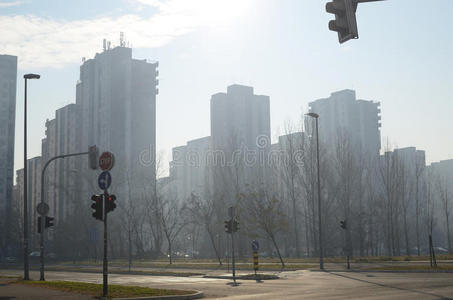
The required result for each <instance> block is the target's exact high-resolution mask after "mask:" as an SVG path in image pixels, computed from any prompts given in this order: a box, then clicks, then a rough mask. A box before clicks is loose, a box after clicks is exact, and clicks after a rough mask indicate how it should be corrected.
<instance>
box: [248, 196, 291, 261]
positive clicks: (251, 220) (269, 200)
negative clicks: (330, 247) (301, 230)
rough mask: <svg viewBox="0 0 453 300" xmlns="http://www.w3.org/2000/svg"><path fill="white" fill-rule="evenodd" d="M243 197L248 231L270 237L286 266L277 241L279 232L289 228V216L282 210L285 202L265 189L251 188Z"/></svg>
mask: <svg viewBox="0 0 453 300" xmlns="http://www.w3.org/2000/svg"><path fill="white" fill-rule="evenodd" d="M241 197H242V198H243V200H244V201H242V202H241V205H242V207H243V208H244V210H245V212H246V214H244V218H245V223H246V226H247V229H248V231H249V232H251V233H254V234H256V235H257V236H262V237H264V238H266V239H269V240H270V241H271V242H272V244H273V245H274V248H275V250H276V251H277V254H278V257H279V259H280V263H281V264H282V268H285V263H284V261H283V258H282V255H281V253H280V247H279V246H278V242H277V234H278V233H279V232H282V231H286V230H287V228H288V223H287V216H286V215H285V214H284V213H283V211H282V204H283V202H282V201H281V200H279V199H278V198H276V197H275V195H274V194H273V193H272V192H267V191H265V190H264V189H261V190H260V191H258V192H254V191H253V190H251V191H250V192H248V193H247V194H242V195H241Z"/></svg>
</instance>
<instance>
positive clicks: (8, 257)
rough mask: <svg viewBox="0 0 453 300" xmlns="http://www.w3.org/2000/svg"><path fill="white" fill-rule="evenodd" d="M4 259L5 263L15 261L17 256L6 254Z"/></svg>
mask: <svg viewBox="0 0 453 300" xmlns="http://www.w3.org/2000/svg"><path fill="white" fill-rule="evenodd" d="M4 261H5V262H6V263H15V262H17V257H14V256H7V257H5V259H4Z"/></svg>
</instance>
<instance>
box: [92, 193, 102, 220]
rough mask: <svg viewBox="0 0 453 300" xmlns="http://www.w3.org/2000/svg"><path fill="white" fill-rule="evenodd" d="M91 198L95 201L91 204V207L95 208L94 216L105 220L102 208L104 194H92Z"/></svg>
mask: <svg viewBox="0 0 453 300" xmlns="http://www.w3.org/2000/svg"><path fill="white" fill-rule="evenodd" d="M91 200H92V201H94V203H93V204H91V208H92V209H94V212H93V214H92V216H93V218H95V219H96V220H101V221H102V220H103V215H102V209H103V201H102V200H103V196H102V195H93V196H91Z"/></svg>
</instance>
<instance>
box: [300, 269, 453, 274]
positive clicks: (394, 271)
mask: <svg viewBox="0 0 453 300" xmlns="http://www.w3.org/2000/svg"><path fill="white" fill-rule="evenodd" d="M308 271H310V272H326V273H328V272H335V273H453V270H334V269H332V270H327V269H325V270H308Z"/></svg>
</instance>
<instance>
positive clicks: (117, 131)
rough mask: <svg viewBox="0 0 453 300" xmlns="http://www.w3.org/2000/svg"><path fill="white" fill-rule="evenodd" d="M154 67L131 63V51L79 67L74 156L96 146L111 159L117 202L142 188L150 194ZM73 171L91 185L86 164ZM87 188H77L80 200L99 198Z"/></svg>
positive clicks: (118, 51) (92, 176) (99, 57)
mask: <svg viewBox="0 0 453 300" xmlns="http://www.w3.org/2000/svg"><path fill="white" fill-rule="evenodd" d="M157 67H158V63H157V62H155V63H149V62H147V61H146V60H137V59H133V58H132V49H131V48H127V47H124V46H120V47H116V48H113V49H106V50H104V52H102V53H98V54H96V56H95V57H94V59H89V60H86V61H84V63H83V64H82V66H81V67H80V80H79V82H78V83H77V87H76V104H77V106H78V109H79V113H80V117H79V120H80V123H81V127H80V133H79V136H78V142H77V145H78V151H79V152H84V151H87V150H88V147H89V146H91V145H97V146H98V148H99V149H100V151H101V152H102V151H110V152H112V153H113V154H114V155H115V167H114V168H113V169H112V171H111V173H112V178H113V183H112V185H116V187H117V190H116V191H115V192H116V193H117V194H118V195H117V196H118V197H122V198H123V199H124V198H125V197H129V195H132V197H134V195H133V194H134V192H135V191H138V189H143V188H144V187H146V188H151V189H155V179H156V175H155V157H156V151H155V149H156V146H155V145H156V95H157V93H158V89H157V85H158V80H157V76H158V70H157ZM82 159H84V158H80V161H81V160H82ZM84 161H86V158H85V160H84ZM78 165H79V166H80V168H79V172H80V174H81V175H82V176H81V177H84V178H86V181H88V182H96V178H95V176H96V175H97V174H94V173H95V172H91V173H90V174H88V173H87V172H89V171H88V170H87V167H86V163H82V162H81V163H79V164H78ZM88 182H82V183H81V185H82V186H83V187H84V188H83V190H84V191H85V192H87V193H86V194H85V197H88V195H90V193H92V192H99V190H98V189H97V188H96V187H94V188H90V183H88Z"/></svg>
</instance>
